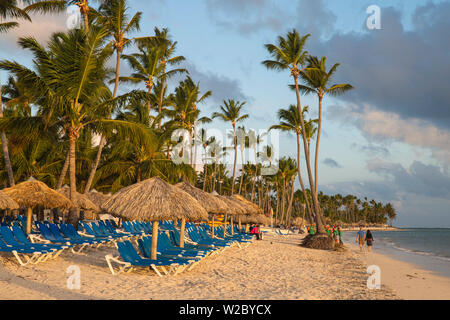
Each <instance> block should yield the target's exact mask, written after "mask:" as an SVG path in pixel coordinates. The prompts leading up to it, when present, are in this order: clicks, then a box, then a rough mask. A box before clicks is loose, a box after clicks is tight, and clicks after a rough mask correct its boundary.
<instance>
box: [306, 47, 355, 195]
mask: <svg viewBox="0 0 450 320" xmlns="http://www.w3.org/2000/svg"><path fill="white" fill-rule="evenodd" d="M326 59H327V58H326V57H322V58H321V59H320V60H319V59H318V58H317V57H313V56H309V57H308V58H307V61H308V66H307V68H305V69H304V70H301V71H300V77H301V79H302V80H303V82H304V83H305V85H300V86H299V87H300V91H302V92H303V93H305V94H308V93H315V94H316V95H317V97H318V99H319V123H318V129H317V139H316V155H315V161H314V182H315V192H316V194H317V191H318V186H319V177H318V176H319V168H318V166H319V143H320V134H321V131H322V100H323V98H324V96H325V95H331V96H339V95H342V94H344V93H346V92H347V91H349V90H351V89H353V86H352V85H350V84H348V83H341V84H333V85H331V78H332V77H333V75H334V74H335V73H336V70H337V68H338V67H339V65H340V64H339V63H336V64H334V65H333V66H332V67H331V68H330V70H329V71H327V69H326V66H325V62H326Z"/></svg>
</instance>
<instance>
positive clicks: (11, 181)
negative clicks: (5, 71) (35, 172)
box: [0, 83, 15, 187]
mask: <svg viewBox="0 0 450 320" xmlns="http://www.w3.org/2000/svg"><path fill="white" fill-rule="evenodd" d="M0 118H3V101H2V84H1V83H0ZM1 141H2V151H3V160H4V162H5V169H6V173H7V174H8V180H9V186H10V187H12V186H14V185H15V182H14V173H13V169H12V166H11V159H10V157H9V148H8V139H7V138H6V133H5V131H2V132H1Z"/></svg>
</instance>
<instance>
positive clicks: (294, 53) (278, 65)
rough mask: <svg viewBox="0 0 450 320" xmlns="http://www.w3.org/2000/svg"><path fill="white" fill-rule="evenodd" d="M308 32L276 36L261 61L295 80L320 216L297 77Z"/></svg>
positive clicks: (320, 225) (319, 227)
mask: <svg viewBox="0 0 450 320" xmlns="http://www.w3.org/2000/svg"><path fill="white" fill-rule="evenodd" d="M309 36H310V34H307V35H305V36H303V37H301V36H300V34H299V33H298V31H297V30H295V29H293V30H292V31H289V32H288V33H287V35H286V37H282V36H279V37H278V45H274V44H266V45H265V47H266V49H267V51H268V52H269V54H270V55H271V56H272V58H273V60H265V61H263V62H262V64H263V65H264V66H266V68H268V69H272V70H277V71H286V70H287V71H289V72H290V75H291V76H292V78H293V79H294V82H295V89H296V90H295V93H296V96H297V108H298V112H299V115H300V126H301V129H302V138H303V147H304V151H305V158H306V168H307V172H308V179H309V184H310V186H311V192H312V198H313V199H312V200H313V201H312V202H313V209H314V212H315V213H316V217H320V215H321V213H320V207H319V201H318V199H317V194H316V193H315V190H316V189H315V185H314V178H313V175H312V171H311V161H310V157H309V154H308V150H307V139H306V130H305V122H304V119H303V112H302V106H301V101H300V89H299V83H298V78H299V75H300V72H301V71H302V70H303V69H304V64H305V62H306V57H307V56H308V53H307V52H306V51H305V50H304V47H305V44H306V41H307V39H308V38H309ZM316 220H317V222H316V224H317V232H318V233H322V234H323V233H325V228H324V226H323V223H322V221H321V219H320V218H319V219H316Z"/></svg>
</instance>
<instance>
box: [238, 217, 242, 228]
mask: <svg viewBox="0 0 450 320" xmlns="http://www.w3.org/2000/svg"><path fill="white" fill-rule="evenodd" d="M238 228H239V232H242V225H241V215H238Z"/></svg>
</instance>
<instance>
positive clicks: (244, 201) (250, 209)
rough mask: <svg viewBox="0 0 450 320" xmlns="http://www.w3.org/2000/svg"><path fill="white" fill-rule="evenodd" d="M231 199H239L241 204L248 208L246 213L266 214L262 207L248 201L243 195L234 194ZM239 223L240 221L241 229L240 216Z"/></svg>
mask: <svg viewBox="0 0 450 320" xmlns="http://www.w3.org/2000/svg"><path fill="white" fill-rule="evenodd" d="M231 199H233V200H234V201H237V202H238V203H239V204H240V205H241V206H243V207H244V208H245V209H246V214H254V215H258V214H264V212H263V210H262V209H261V208H260V207H258V206H257V205H256V204H254V203H253V202H251V201H248V200H247V199H245V198H244V197H243V196H241V195H238V194H234V195H232V196H231ZM238 223H239V229H240V228H241V220H240V217H239V221H238Z"/></svg>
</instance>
